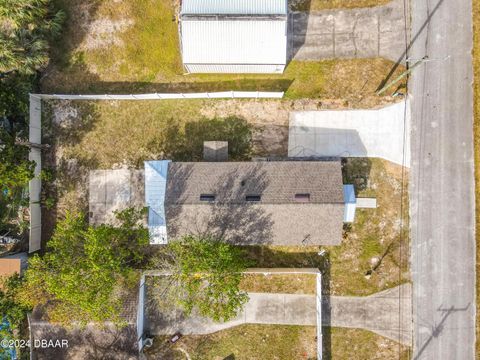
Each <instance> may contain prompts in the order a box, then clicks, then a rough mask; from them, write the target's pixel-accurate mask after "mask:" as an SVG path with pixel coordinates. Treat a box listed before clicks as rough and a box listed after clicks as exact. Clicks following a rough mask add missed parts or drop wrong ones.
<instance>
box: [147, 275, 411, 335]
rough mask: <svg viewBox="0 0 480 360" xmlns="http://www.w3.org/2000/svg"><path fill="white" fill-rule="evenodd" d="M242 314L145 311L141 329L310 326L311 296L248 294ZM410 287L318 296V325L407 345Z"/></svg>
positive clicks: (313, 314) (186, 331)
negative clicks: (227, 317) (219, 316)
mask: <svg viewBox="0 0 480 360" xmlns="http://www.w3.org/2000/svg"><path fill="white" fill-rule="evenodd" d="M249 296H250V300H249V301H248V303H247V304H246V305H245V308H244V311H243V313H241V314H239V315H238V316H237V318H235V319H234V320H232V321H228V322H225V323H215V322H213V321H211V320H208V319H205V318H201V317H199V316H191V317H185V316H183V314H182V313H181V312H180V311H178V310H177V311H172V312H169V313H168V314H165V313H159V312H152V311H151V309H150V311H148V312H147V313H148V316H147V329H148V332H149V333H150V334H152V335H168V334H173V333H175V332H177V331H179V332H181V333H182V334H209V333H213V332H216V331H220V330H224V329H228V328H231V327H233V326H237V325H241V324H246V323H249V324H279V325H310V326H316V301H315V295H297V294H269V293H250V294H249ZM410 296H411V286H410V284H405V285H401V286H399V287H396V288H394V289H390V290H386V291H383V292H380V293H378V294H374V295H372V296H366V297H344V296H331V297H325V296H324V297H323V300H322V324H323V325H324V326H338V327H349V328H361V329H367V330H370V331H373V332H375V333H377V334H379V335H382V336H385V337H388V338H390V339H393V340H396V341H399V342H401V343H403V344H406V345H411V323H412V321H411V299H410Z"/></svg>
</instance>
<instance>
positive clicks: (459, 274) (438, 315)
mask: <svg viewBox="0 0 480 360" xmlns="http://www.w3.org/2000/svg"><path fill="white" fill-rule="evenodd" d="M411 6H412V8H411V14H412V34H411V36H412V41H413V44H412V48H411V49H410V54H409V57H410V58H413V59H418V58H422V57H423V56H425V55H428V57H429V59H430V60H432V61H429V62H425V63H424V64H422V65H420V66H418V67H416V68H415V69H414V70H413V73H412V77H411V79H410V93H411V95H412V98H413V99H412V138H411V139H412V144H411V145H412V168H411V183H410V184H411V187H410V206H411V212H410V217H411V235H412V254H411V260H412V275H413V285H414V287H413V299H414V300H413V316H414V339H415V340H414V359H435V360H436V359H448V360H454V359H459V360H466V359H474V344H475V237H474V214H475V212H474V211H475V209H474V175H473V133H472V122H473V98H472V97H473V95H472V63H471V49H472V24H471V14H472V10H471V1H470V0H455V1H453V0H440V1H439V0H412V5H411ZM447 56H449V58H447V59H445V57H447Z"/></svg>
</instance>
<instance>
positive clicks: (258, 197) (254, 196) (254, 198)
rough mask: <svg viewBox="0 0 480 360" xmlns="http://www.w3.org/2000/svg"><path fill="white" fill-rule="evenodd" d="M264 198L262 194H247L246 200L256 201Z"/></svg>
mask: <svg viewBox="0 0 480 360" xmlns="http://www.w3.org/2000/svg"><path fill="white" fill-rule="evenodd" d="M261 199H262V197H261V196H260V195H247V196H245V200H246V201H255V202H258V201H260V200H261Z"/></svg>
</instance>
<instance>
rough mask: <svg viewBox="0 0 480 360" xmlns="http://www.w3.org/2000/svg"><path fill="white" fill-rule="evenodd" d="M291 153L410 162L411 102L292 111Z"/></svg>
mask: <svg viewBox="0 0 480 360" xmlns="http://www.w3.org/2000/svg"><path fill="white" fill-rule="evenodd" d="M288 156H289V157H380V158H383V159H386V160H389V161H392V162H394V163H396V164H399V165H404V166H407V167H409V166H410V106H409V102H408V101H402V102H399V103H396V104H393V105H389V106H387V107H384V108H381V109H376V110H325V111H295V112H292V113H290V125H289V132H288Z"/></svg>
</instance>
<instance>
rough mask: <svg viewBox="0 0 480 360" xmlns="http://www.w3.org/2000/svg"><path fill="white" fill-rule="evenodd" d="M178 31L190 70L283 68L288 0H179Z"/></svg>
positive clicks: (279, 70)
mask: <svg viewBox="0 0 480 360" xmlns="http://www.w3.org/2000/svg"><path fill="white" fill-rule="evenodd" d="M180 36H181V48H182V58H183V64H184V66H185V69H186V71H188V72H190V73H282V72H283V70H284V69H285V65H286V63H287V0H261V1H260V0H183V1H182V7H181V13H180Z"/></svg>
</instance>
